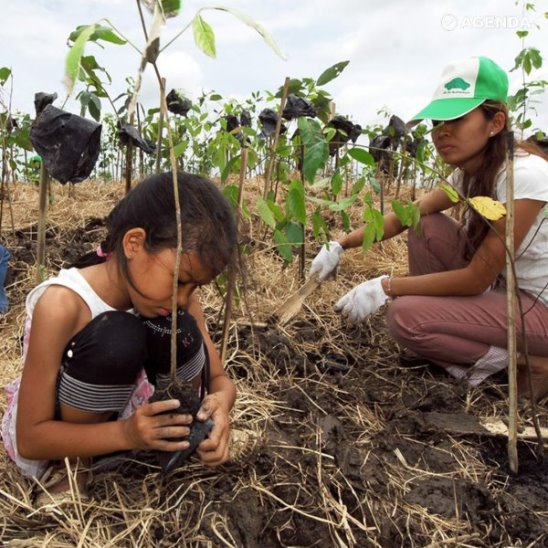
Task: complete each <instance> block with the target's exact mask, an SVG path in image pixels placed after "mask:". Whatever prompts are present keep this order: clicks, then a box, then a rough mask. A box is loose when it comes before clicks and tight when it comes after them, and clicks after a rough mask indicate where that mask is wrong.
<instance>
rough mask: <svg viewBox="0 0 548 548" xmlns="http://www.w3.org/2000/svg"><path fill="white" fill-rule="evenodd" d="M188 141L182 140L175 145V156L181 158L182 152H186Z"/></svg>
mask: <svg viewBox="0 0 548 548" xmlns="http://www.w3.org/2000/svg"><path fill="white" fill-rule="evenodd" d="M187 146H188V141H181V142H180V143H177V144H176V145H174V146H173V154H174V155H175V158H179V156H181V155H182V154H184V152H185V150H186V149H187Z"/></svg>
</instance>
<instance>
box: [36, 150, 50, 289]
mask: <svg viewBox="0 0 548 548" xmlns="http://www.w3.org/2000/svg"><path fill="white" fill-rule="evenodd" d="M48 182H49V174H48V171H47V169H46V166H45V163H44V160H42V164H41V165H40V197H39V206H38V209H39V212H38V239H37V243H36V283H41V282H42V281H43V277H44V267H45V263H46V217H47V214H48Z"/></svg>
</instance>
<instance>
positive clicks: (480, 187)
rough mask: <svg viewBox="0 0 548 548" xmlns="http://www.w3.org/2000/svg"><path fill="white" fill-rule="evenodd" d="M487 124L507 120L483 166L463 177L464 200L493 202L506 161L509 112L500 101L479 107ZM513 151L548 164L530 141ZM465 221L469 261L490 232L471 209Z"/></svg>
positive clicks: (488, 147) (491, 142) (488, 149)
mask: <svg viewBox="0 0 548 548" xmlns="http://www.w3.org/2000/svg"><path fill="white" fill-rule="evenodd" d="M478 108H479V109H480V110H481V111H482V113H483V115H484V116H485V118H486V119H487V120H492V119H493V118H494V117H495V115H496V114H497V112H502V113H503V114H504V116H505V119H506V125H505V129H504V130H503V131H500V132H499V133H497V135H495V136H493V137H491V138H490V139H489V140H488V142H487V145H486V147H485V150H484V154H483V162H482V164H481V166H480V167H479V169H478V170H477V171H476V173H474V175H472V176H471V175H468V174H466V173H465V174H464V178H463V186H462V188H463V194H464V196H465V197H467V198H471V197H473V196H489V197H491V198H493V199H496V192H497V189H496V185H495V182H496V179H497V175H498V173H499V170H500V168H501V167H502V165H503V163H504V161H505V159H506V133H507V131H509V130H510V123H509V116H508V108H507V106H506V105H505V104H504V103H502V102H500V101H485V102H484V103H483V104H482V105H481V106H480V107H478ZM515 146H516V149H521V150H523V151H524V152H528V153H529V154H535V155H537V156H541V157H543V158H544V159H546V160H548V157H547V156H546V154H545V153H544V152H543V150H542V149H541V148H540V147H539V146H537V145H536V144H535V143H532V142H530V141H516V143H515ZM466 213H467V215H469V217H468V222H467V228H466V232H467V238H466V241H467V248H466V251H465V255H466V258H467V259H468V260H470V259H471V258H472V256H473V255H474V253H475V252H476V251H477V249H478V248H479V246H480V245H481V243H482V242H483V240H484V238H485V236H486V235H487V233H488V232H489V225H488V224H487V223H486V222H485V220H484V219H483V217H482V216H481V215H480V214H479V213H477V212H476V211H475V210H474V209H473V208H468V209H467V211H466Z"/></svg>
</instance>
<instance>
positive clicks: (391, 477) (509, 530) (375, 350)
mask: <svg viewBox="0 0 548 548" xmlns="http://www.w3.org/2000/svg"><path fill="white" fill-rule="evenodd" d="M89 223H90V226H91V227H92V228H100V227H101V226H102V225H103V223H102V221H101V220H97V219H92V220H90V221H89ZM31 233H32V230H29V231H20V232H18V233H17V235H16V239H15V241H14V242H11V244H10V245H11V247H10V249H11V251H12V253H13V255H14V261H13V263H12V264H13V265H14V266H13V268H12V271H11V277H12V280H13V279H17V278H18V276H20V275H21V272H22V271H23V268H22V265H23V264H24V263H31V262H33V261H34V246H33V242H30V241H29V240H30V236H31ZM89 233H90V231H89V226H88V227H84V228H83V229H77V230H75V231H74V232H73V233H72V234H69V235H67V234H65V235H63V240H64V241H63V242H60V241H57V238H58V236H59V235H58V234H55V233H51V232H50V233H49V239H50V240H51V241H52V243H53V242H55V245H54V246H51V247H50V251H49V253H50V254H49V260H50V261H51V264H52V265H54V266H61V265H63V264H67V263H70V262H72V261H73V260H74V259H75V258H76V256H77V255H78V252H77V248H78V244H80V250H81V251H83V252H87V251H89V250H90V249H91V248H92V247H93V245H92V244H94V243H95V244H96V243H97V242H98V241H100V238H97V232H95V231H92V232H91V234H92V236H93V237H92V238H88V237H87V236H88V234H89ZM69 240H70V244H69ZM75 248H76V251H75ZM69 250H70V251H69ZM208 312H209V313H210V317H211V318H215V317H216V313H217V311H213V310H206V313H208ZM337 321H338V320H337ZM337 321H332V322H331V323H330V324H329V326H330V329H331V330H332V331H331V332H330V333H326V332H325V326H324V325H323V324H322V325H319V324H318V323H317V322H316V320H315V319H314V318H311V319H309V318H307V317H306V316H305V314H303V315H302V317H301V318H300V319H299V320H298V321H296V322H295V323H294V324H292V325H291V326H289V328H288V329H287V331H283V330H281V329H279V328H277V327H276V326H275V325H272V326H270V327H268V328H263V329H256V330H255V331H254V333H252V332H251V329H250V328H249V327H247V326H241V327H239V329H238V330H237V337H236V336H234V337H232V339H231V342H230V348H231V349H234V348H236V345H237V348H238V352H239V354H238V355H239V356H241V358H239V359H238V360H235V361H234V362H233V363H231V364H230V366H229V373H230V375H231V376H232V377H233V378H234V379H235V380H239V381H241V382H244V383H248V384H250V385H251V386H252V387H253V385H255V386H256V387H257V389H259V388H260V391H261V394H263V395H264V394H266V395H268V397H269V398H270V399H271V400H273V401H276V402H278V407H277V411H276V412H275V413H273V414H272V416H271V417H270V420H269V421H268V423H267V424H266V425H265V439H264V440H263V443H261V445H260V448H259V450H257V451H256V452H255V453H253V454H252V455H251V456H250V457H249V458H248V459H247V460H246V462H244V463H239V464H227V465H224V466H223V467H221V470H220V471H219V470H203V469H201V472H200V474H201V475H200V483H201V484H203V485H206V490H205V495H204V491H203V490H199V489H189V490H188V492H186V494H185V496H184V499H183V502H182V503H181V506H180V507H178V508H177V510H176V511H177V516H180V520H183V521H184V522H185V523H186V524H193V527H194V531H195V533H196V535H198V537H199V538H202V539H208V541H209V542H210V544H207V543H205V540H204V544H199V543H196V544H192V546H215V547H217V546H219V547H221V546H225V544H224V543H222V542H221V541H219V540H218V539H219V533H218V531H219V525H218V524H219V523H220V522H219V520H221V522H222V523H223V524H224V525H223V527H224V528H225V529H223V531H226V535H227V536H228V537H227V538H231V539H232V541H233V542H234V545H235V546H238V547H246V548H280V547H302V548H304V547H318V548H332V547H334V546H355V547H360V548H362V547H365V548H366V547H370V546H371V547H379V546H380V547H382V548H391V547H400V546H401V547H407V546H421V547H424V546H436V545H439V546H443V545H449V546H493V547H501V548H502V547H510V546H523V547H525V546H530V547H546V546H548V464H547V463H546V462H545V463H544V464H543V463H541V462H539V461H538V459H537V458H536V455H535V452H534V445H533V444H532V443H525V442H520V443H519V445H518V454H519V461H520V470H519V474H517V475H513V474H511V473H510V472H509V469H508V462H507V450H506V440H505V439H503V438H495V437H489V436H481V435H474V434H464V435H459V434H458V433H454V432H446V431H444V430H437V431H436V430H435V429H434V430H433V429H432V428H431V427H430V426H429V425H428V424H427V421H426V420H425V417H426V415H427V414H428V413H430V412H439V413H449V414H456V415H458V414H466V415H470V414H473V415H477V416H481V415H490V414H491V413H492V409H493V406H496V405H499V406H500V403H499V402H500V399H501V394H503V393H504V391H503V390H500V388H499V387H500V384H501V383H504V382H505V379H504V375H501V376H499V377H498V378H496V379H494V380H492V381H489V382H488V383H486V384H485V387H482V388H481V389H479V390H476V391H475V392H474V395H475V399H474V402H473V405H472V406H471V405H470V402H469V400H468V399H467V395H469V390H468V389H467V388H466V387H465V386H463V385H461V384H457V383H455V382H454V381H452V380H451V379H450V378H448V377H447V376H446V375H445V374H444V373H443V372H441V371H439V370H436V369H435V368H434V367H433V366H431V365H429V364H426V363H424V364H422V365H420V364H419V365H416V366H415V367H412V368H404V367H401V366H400V365H399V362H398V352H399V349H398V348H397V347H396V345H395V343H393V342H391V340H390V338H389V336H388V334H387V332H386V327H385V324H384V319H383V317H382V316H380V315H379V316H377V317H376V318H374V319H373V321H372V323H371V324H370V325H368V326H367V327H364V328H363V329H356V328H354V329H351V328H348V327H347V326H344V325H342V324H338V323H337ZM211 327H212V331H213V333H212V335H213V337H215V336H216V335H217V337H218V336H219V334H218V333H217V334H216V333H215V330H214V326H211ZM251 355H255V356H257V357H258V358H257V361H258V363H260V367H258V365H257V361H253V360H251V358H250V356H251ZM499 408H500V409H504V406H502V407H499ZM364 413H367V415H364ZM544 418H545V415H544ZM239 426H245V424H243V425H242V424H240V425H239ZM148 473H149V471H148V470H147V469H146V468H145V467H140V466H138V465H123V466H121V467H120V468H119V469H118V470H116V471H113V472H104V473H102V474H99V475H98V476H97V478H96V481H95V483H94V486H93V496H94V498H95V499H96V500H97V501H105V500H107V499H110V497H113V498H112V499H111V500H110V503H109V505H108V506H109V508H111V510H110V511H109V512H110V514H111V517H112V520H113V524H112V527H113V528H114V530H113V534H114V533H115V528H116V524H121V523H123V517H124V516H123V515H122V511H121V510H120V511H117V510H116V509H115V508H116V506H115V504H114V505H113V503H112V501H113V500H114V501H115V500H116V497H115V495H114V494H113V493H114V491H113V487H112V485H113V481H115V482H116V485H117V486H118V487H117V489H118V490H119V492H122V493H123V492H129V491H131V486H132V484H134V483H135V481H136V480H137V479H138V478H141V479H142V478H144V477H145V476H146V474H148ZM195 478H196V468H195V467H192V468H190V469H185V468H184V467H183V468H179V469H177V470H175V471H174V472H173V473H172V474H170V475H169V476H168V477H167V478H165V477H164V478H162V477H161V476H159V479H156V480H154V479H150V478H149V479H148V482H149V486H150V490H151V491H152V490H156V489H160V490H161V500H163V501H165V504H166V507H167V506H169V504H170V501H173V497H174V496H175V495H176V493H178V492H179V491H180V489H181V486H182V485H187V484H188V483H189V482H191V481H194V480H195ZM257 486H259V487H260V488H259V487H257ZM204 497H205V499H204ZM136 504H137V503H136ZM113 507H114V509H112V508H113ZM333 508H344V509H345V512H347V514H348V516H349V519H347V521H346V524H342V523H341V519H340V516H341V514H340V513H338V512H336V511H334V510H332V509H333ZM166 515H167V514H166ZM356 523H360V524H362V525H363V527H358V526H357V525H356ZM443 523H449V525H447V526H445V525H443ZM215 524H217V525H215ZM118 526H120V525H118ZM37 527H38V524H37ZM40 527H43V524H41V525H40ZM150 527H151V531H152V532H151V538H150V539H149V543H148V544H147V546H174V545H183V544H181V542H182V539H181V536H180V535H181V533H180V530H181V529H180V527H182V525H181V523H177V522H173V521H162V519H160V518H159V519H158V520H156V521H155V522H153V523H152V524H151V525H150ZM364 529H367V530H364ZM436 530H443V531H445V533H446V537H445V538H449V539H453V540H452V541H450V542H448V543H447V544H446V543H441V541H440V539H441V538H442V537H440V536H435V535H434V533H435V531H436ZM334 532H336V533H337V535H338V539H339V540H337V535H335V534H334ZM198 537H197V538H198ZM459 538H461V539H462V542H461V541H459V540H458V539H459ZM341 539H342V540H341ZM436 539H437V541H438V542H439V544H437V542H436ZM6 540H9V539H6ZM232 541H231V542H232ZM184 545H186V543H184ZM231 545H232V544H231ZM124 546H125V545H124Z"/></svg>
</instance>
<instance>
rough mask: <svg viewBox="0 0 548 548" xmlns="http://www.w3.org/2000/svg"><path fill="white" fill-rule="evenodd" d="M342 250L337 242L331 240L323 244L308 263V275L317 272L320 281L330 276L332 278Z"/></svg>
mask: <svg viewBox="0 0 548 548" xmlns="http://www.w3.org/2000/svg"><path fill="white" fill-rule="evenodd" d="M343 251H344V249H343V248H342V246H341V244H340V243H339V242H335V241H331V242H329V243H327V244H324V245H323V246H322V248H321V249H320V252H319V253H318V254H317V255H316V257H314V260H313V261H312V264H311V265H310V275H311V276H312V275H314V274H317V275H318V280H319V281H320V282H323V281H325V280H327V279H328V278H330V277H333V278H334V277H335V274H336V272H337V267H338V266H339V261H340V260H341V255H342V254H343Z"/></svg>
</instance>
